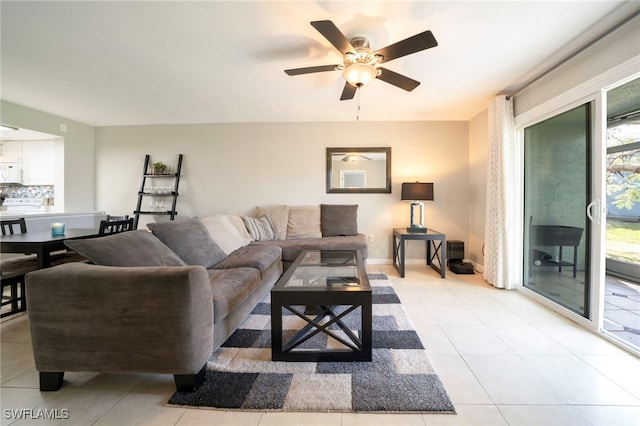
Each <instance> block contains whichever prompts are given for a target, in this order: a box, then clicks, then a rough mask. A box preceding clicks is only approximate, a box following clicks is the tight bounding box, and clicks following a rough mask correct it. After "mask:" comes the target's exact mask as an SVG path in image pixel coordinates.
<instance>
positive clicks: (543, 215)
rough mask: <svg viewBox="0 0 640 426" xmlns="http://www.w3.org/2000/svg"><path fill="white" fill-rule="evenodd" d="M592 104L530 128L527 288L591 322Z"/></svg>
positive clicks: (526, 193) (526, 184)
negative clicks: (589, 213)
mask: <svg viewBox="0 0 640 426" xmlns="http://www.w3.org/2000/svg"><path fill="white" fill-rule="evenodd" d="M591 109H592V104H590V103H587V104H584V105H581V106H579V107H577V108H573V109H571V110H569V111H566V112H564V113H562V114H559V115H556V116H554V117H552V118H549V119H547V120H544V121H542V122H539V123H537V124H534V125H532V126H530V127H527V128H525V131H524V230H523V231H524V270H523V283H524V286H525V287H526V288H528V289H530V290H532V291H534V292H536V293H538V294H540V295H542V296H544V297H546V298H548V299H550V300H552V301H554V302H555V303H558V304H560V305H562V306H564V307H566V308H568V309H570V310H572V311H574V312H575V313H577V314H578V315H580V316H583V317H585V318H590V317H591V314H592V313H591V307H590V294H591V291H590V287H591V282H590V265H591V258H590V221H589V219H588V217H587V214H586V211H587V207H588V205H589V204H590V202H591V199H592V190H591V184H590V183H591V177H592V164H591V153H592V136H591V135H592V130H591V129H592V127H591Z"/></svg>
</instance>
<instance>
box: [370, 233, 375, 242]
mask: <svg viewBox="0 0 640 426" xmlns="http://www.w3.org/2000/svg"><path fill="white" fill-rule="evenodd" d="M374 240H375V238H374V237H373V234H369V242H370V243H372V242H373V241H374Z"/></svg>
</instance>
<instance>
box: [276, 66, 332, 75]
mask: <svg viewBox="0 0 640 426" xmlns="http://www.w3.org/2000/svg"><path fill="white" fill-rule="evenodd" d="M338 67H339V65H320V66H317V67H306V68H294V69H290V70H284V72H286V73H287V74H288V75H300V74H311V73H314V72H323V71H336V70H337V69H338Z"/></svg>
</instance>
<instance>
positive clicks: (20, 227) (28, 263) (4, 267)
mask: <svg viewBox="0 0 640 426" xmlns="http://www.w3.org/2000/svg"><path fill="white" fill-rule="evenodd" d="M0 228H2V235H14V234H26V232H27V224H26V222H25V220H24V218H23V217H21V218H19V219H5V220H0ZM37 269H38V260H37V258H36V256H31V255H29V256H23V257H19V258H12V259H7V260H3V261H2V262H0V285H1V288H0V293H1V294H2V299H1V300H2V301H1V303H0V309H1V308H2V307H4V306H10V308H9V310H5V311H4V312H2V311H0V318H4V317H6V316H8V315H13V314H17V313H18V312H24V311H25V310H26V309H27V304H26V297H25V283H24V276H25V274H26V273H28V272H31V271H35V270H37ZM5 288H7V289H8V290H9V292H8V294H5Z"/></svg>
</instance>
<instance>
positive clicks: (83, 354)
mask: <svg viewBox="0 0 640 426" xmlns="http://www.w3.org/2000/svg"><path fill="white" fill-rule="evenodd" d="M356 212H357V206H348V205H322V206H292V207H289V206H267V207H259V208H258V210H257V212H256V215H254V217H240V216H238V215H216V216H210V217H204V218H201V219H200V218H190V219H182V220H176V221H172V222H163V223H154V224H149V225H148V227H149V228H150V230H151V232H148V231H147V230H136V231H130V232H125V233H121V234H116V235H111V236H106V237H102V238H95V239H89V240H72V241H68V242H67V244H68V246H69V248H71V249H73V250H75V251H77V252H78V253H80V254H82V255H83V256H85V257H86V258H87V259H88V260H89V261H90V262H89V263H70V264H64V265H60V266H56V267H53V268H48V269H42V270H39V271H35V272H32V273H30V274H28V275H27V278H26V291H27V313H28V316H29V322H30V328H31V337H32V345H33V353H34V358H35V363H36V368H37V370H38V371H39V372H40V389H41V390H43V391H46V390H57V389H59V388H60V387H61V386H62V381H63V376H64V372H66V371H93V372H112V373H167V374H173V375H174V378H175V382H176V387H177V388H178V390H182V391H193V390H195V389H197V387H198V386H199V385H200V383H201V382H202V379H203V377H204V372H205V366H206V362H207V360H208V359H209V358H210V356H211V354H212V352H213V351H214V350H215V349H217V348H218V347H219V346H220V345H221V344H222V343H223V342H224V341H225V340H226V339H227V338H228V337H229V336H230V335H231V334H232V333H233V332H234V331H235V330H236V328H238V326H239V325H241V324H242V322H243V321H244V320H245V319H246V318H247V316H248V315H249V313H250V312H251V311H252V310H253V308H254V307H255V306H256V305H257V304H258V303H259V302H260V301H261V300H262V299H263V298H264V297H265V295H266V294H267V293H268V292H269V290H270V289H271V288H272V286H273V285H274V284H275V282H276V281H277V280H278V278H279V277H280V275H281V274H282V272H283V268H284V267H286V266H287V265H289V264H290V263H291V262H292V261H293V260H295V257H297V255H298V254H299V253H300V252H301V251H302V250H305V249H355V250H360V251H361V253H362V256H363V258H364V259H366V257H367V256H368V251H367V239H366V237H365V236H364V235H362V234H358V232H357V217H356ZM323 235H326V236H323Z"/></svg>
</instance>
